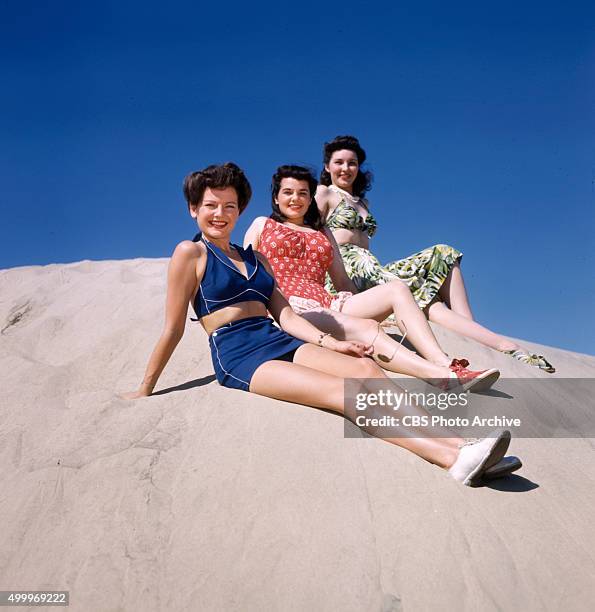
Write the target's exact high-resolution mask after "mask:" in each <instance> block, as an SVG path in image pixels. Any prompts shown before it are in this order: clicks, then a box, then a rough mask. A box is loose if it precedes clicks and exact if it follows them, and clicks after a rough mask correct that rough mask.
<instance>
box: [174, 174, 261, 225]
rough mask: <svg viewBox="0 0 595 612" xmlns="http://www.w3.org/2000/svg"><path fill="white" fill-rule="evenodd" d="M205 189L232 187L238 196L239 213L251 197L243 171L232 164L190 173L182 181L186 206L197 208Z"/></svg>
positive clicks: (248, 184)
mask: <svg viewBox="0 0 595 612" xmlns="http://www.w3.org/2000/svg"><path fill="white" fill-rule="evenodd" d="M207 187H210V188H211V189H225V188H226V187H233V188H234V189H235V190H236V193H237V195H238V208H239V210H240V213H242V212H243V210H244V209H245V208H246V206H248V202H250V198H251V197H252V187H250V182H249V181H248V179H247V178H246V175H245V174H244V172H243V170H242V169H241V168H240V167H239V166H238V165H237V164H234V163H233V162H226V163H225V164H221V165H216V164H213V165H211V166H207V167H206V168H204V170H198V171H197V172H191V173H190V174H189V175H188V176H187V177H186V178H185V179H184V197H185V198H186V202H187V203H188V206H198V205H200V203H201V202H202V199H203V197H204V195H205V190H206V188H207Z"/></svg>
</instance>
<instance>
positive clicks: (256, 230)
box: [244, 217, 267, 251]
mask: <svg viewBox="0 0 595 612" xmlns="http://www.w3.org/2000/svg"><path fill="white" fill-rule="evenodd" d="M266 220H267V217H256V219H254V221H252V225H251V226H250V227H249V228H248V230H247V231H246V235H245V236H244V248H245V249H246V248H248V245H250V244H251V245H252V248H253V249H254V250H255V251H258V243H259V242H260V234H262V230H263V229H264V224H265V223H266Z"/></svg>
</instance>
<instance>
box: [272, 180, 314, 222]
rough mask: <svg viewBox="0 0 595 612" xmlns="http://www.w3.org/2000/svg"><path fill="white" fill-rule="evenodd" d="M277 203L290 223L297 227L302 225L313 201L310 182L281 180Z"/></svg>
mask: <svg viewBox="0 0 595 612" xmlns="http://www.w3.org/2000/svg"><path fill="white" fill-rule="evenodd" d="M275 201H276V202H277V204H278V205H279V210H280V211H281V214H282V215H284V216H285V217H287V220H288V221H291V223H295V224H296V225H302V224H303V222H304V215H305V214H306V212H308V207H309V206H310V202H311V201H312V195H311V194H310V187H309V186H308V181H300V180H298V179H294V178H284V179H281V186H280V188H279V193H278V194H277V198H276V200H275Z"/></svg>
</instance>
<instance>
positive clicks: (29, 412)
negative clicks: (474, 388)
mask: <svg viewBox="0 0 595 612" xmlns="http://www.w3.org/2000/svg"><path fill="white" fill-rule="evenodd" d="M166 266H167V260H166V259H155V260H152V259H135V260H128V261H102V262H90V261H85V262H78V263H74V264H65V265H58V264H54V265H50V266H31V267H26V268H14V269H9V270H3V271H0V329H1V330H2V332H1V333H0V366H1V367H2V372H3V384H2V393H1V394H0V397H1V400H0V402H1V403H0V453H1V457H2V462H1V466H2V468H1V469H0V490H1V491H2V494H1V495H0V523H1V524H2V526H3V529H2V530H1V531H0V585H1V587H2V589H67V590H69V591H70V601H71V605H70V609H72V610H84V611H89V610H101V611H105V610H143V611H153V610H155V611H157V610H263V609H266V610H354V611H355V610H358V611H359V610H385V611H389V610H394V611H396V610H401V609H403V610H422V609H424V610H425V609H434V608H436V607H437V606H440V607H441V608H443V609H460V610H477V609H481V610H502V609H505V610H509V609H522V610H558V609H560V608H564V609H567V610H587V609H590V608H591V602H592V601H593V599H594V598H595V581H593V576H595V553H594V552H593V551H594V550H595V534H594V532H593V528H592V526H591V524H592V518H591V515H592V508H593V507H595V486H594V485H595V474H594V470H593V467H592V466H593V440H592V439H549V440H541V439H522V440H513V443H512V446H511V452H513V453H517V454H519V455H520V456H522V458H523V461H524V463H525V467H524V469H523V470H522V472H520V476H519V477H517V478H516V479H511V480H512V483H510V482H509V483H508V484H507V485H506V486H504V485H501V484H498V483H495V484H494V485H493V486H492V487H485V488H482V489H469V488H466V487H462V486H460V485H458V484H456V483H454V482H453V481H452V480H450V479H449V478H448V477H447V476H446V474H445V473H444V472H442V471H441V470H439V469H437V468H436V467H434V466H432V465H429V464H427V463H425V462H423V461H422V460H420V459H418V458H416V457H414V456H413V455H410V454H409V453H407V452H405V451H403V450H401V449H399V448H396V447H394V446H391V445H389V444H386V443H383V442H381V441H379V440H374V439H368V438H364V437H363V436H361V437H355V438H345V437H344V421H343V419H342V418H340V417H338V416H335V415H332V414H329V413H326V412H322V411H316V410H313V409H310V408H307V407H302V406H296V405H292V404H287V403H283V402H278V401H274V400H268V399H265V398H260V397H257V396H253V395H251V394H247V393H242V392H239V391H233V390H228V389H224V388H221V387H219V386H218V385H217V383H216V381H215V380H214V376H213V370H212V366H211V362H210V355H209V351H208V346H207V341H206V335H205V334H204V332H203V331H202V329H201V328H200V327H199V326H198V324H192V323H190V322H189V323H188V326H187V329H186V334H185V336H184V338H183V339H182V341H181V343H180V346H179V347H178V349H177V351H176V353H175V354H174V356H173V358H172V360H171V361H170V363H169V365H168V366H167V368H166V370H165V372H164V374H163V376H162V378H161V379H160V381H159V385H158V388H157V389H158V393H157V394H156V395H154V396H153V397H150V398H146V399H142V400H138V401H136V402H125V401H123V400H121V399H119V398H118V397H117V392H119V391H125V390H131V389H133V388H135V387H136V386H137V385H138V382H139V380H140V379H141V378H142V375H143V372H144V367H145V365H146V361H147V359H148V356H149V353H150V351H151V349H152V348H153V346H154V343H155V341H156V340H157V338H158V336H159V333H160V331H161V324H162V321H163V304H164V298H165V278H166ZM435 331H436V335H437V336H438V338H439V340H440V341H441V343H442V344H443V346H444V348H445V349H446V350H447V351H448V352H449V353H450V354H452V355H457V356H459V355H460V356H463V355H464V356H466V357H468V358H469V359H472V362H473V364H476V363H477V364H482V365H488V364H489V365H494V366H496V367H499V368H500V369H501V370H502V375H503V376H505V377H506V376H509V377H517V378H518V377H525V378H540V377H548V375H547V374H544V373H542V372H539V371H538V370H536V369H534V368H529V367H527V366H525V365H523V364H520V363H518V362H515V361H514V360H512V359H511V358H510V357H507V356H505V355H502V354H499V353H496V352H494V351H491V350H490V349H487V348H485V347H482V346H479V345H477V344H475V343H473V342H472V341H470V340H466V339H464V338H457V337H455V336H454V335H453V334H451V333H449V332H447V331H445V330H443V329H440V328H435ZM525 344H526V345H527V346H529V347H530V348H532V349H535V350H538V351H540V352H543V354H545V355H546V356H547V358H548V359H549V360H550V361H551V362H552V363H553V364H554V365H555V366H556V368H557V373H556V374H555V375H554V376H560V377H565V378H595V357H591V356H588V355H580V354H576V353H572V352H569V351H563V350H560V349H555V348H551V347H540V346H539V345H535V344H533V343H529V342H527V343H525ZM529 399H530V398H529ZM541 401H544V402H546V401H548V400H547V398H546V399H542V400H541ZM551 401H554V400H553V399H552V400H551ZM556 401H559V400H556ZM577 401H578V399H577V397H569V398H568V405H567V410H568V414H569V415H570V416H571V415H572V411H573V402H575V405H576V402H577ZM581 408H584V406H581Z"/></svg>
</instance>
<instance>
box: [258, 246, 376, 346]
mask: <svg viewBox="0 0 595 612" xmlns="http://www.w3.org/2000/svg"><path fill="white" fill-rule="evenodd" d="M256 256H257V257H258V261H260V263H261V264H262V265H263V266H264V267H265V268H266V270H267V271H268V273H269V274H270V275H271V276H273V278H274V275H273V272H272V270H271V268H270V266H269V263H268V261H267V260H266V257H264V256H263V255H261V254H260V253H258V254H257V255H256ZM268 310H269V312H270V313H271V314H272V315H273V318H274V319H275V321H277V323H279V325H280V326H281V328H282V329H283V330H284V331H286V332H287V333H288V334H290V335H291V336H293V337H294V338H299V339H300V340H303V341H304V342H309V343H310V344H317V345H319V346H324V348H328V349H330V350H332V351H337V352H338V353H345V354H347V355H355V356H356V357H363V356H364V355H368V354H371V351H372V350H373V349H372V347H367V346H365V345H364V344H362V343H361V342H351V341H341V340H336V339H335V338H333V337H332V336H331V335H329V334H324V333H323V332H321V331H320V330H319V329H318V328H317V327H315V326H314V325H312V323H310V322H309V321H307V320H306V319H304V318H303V317H300V315H298V314H296V313H295V312H294V311H293V310H292V308H291V306H290V305H289V302H288V301H287V300H286V299H285V296H284V295H283V294H282V293H281V291H280V290H279V287H277V283H276V282H275V288H274V289H273V293H272V295H271V299H270V300H269V304H268Z"/></svg>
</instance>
